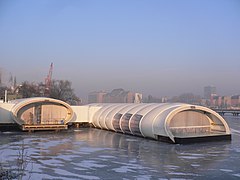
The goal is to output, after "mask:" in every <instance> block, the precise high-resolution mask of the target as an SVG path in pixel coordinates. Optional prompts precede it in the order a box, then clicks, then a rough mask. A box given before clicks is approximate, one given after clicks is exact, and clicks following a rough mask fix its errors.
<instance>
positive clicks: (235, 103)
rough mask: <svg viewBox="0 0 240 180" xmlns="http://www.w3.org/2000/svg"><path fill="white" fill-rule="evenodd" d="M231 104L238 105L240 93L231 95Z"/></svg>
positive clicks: (239, 104)
mask: <svg viewBox="0 0 240 180" xmlns="http://www.w3.org/2000/svg"><path fill="white" fill-rule="evenodd" d="M231 106H232V107H240V95H234V96H232V97H231Z"/></svg>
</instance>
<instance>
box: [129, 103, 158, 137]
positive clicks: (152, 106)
mask: <svg viewBox="0 0 240 180" xmlns="http://www.w3.org/2000/svg"><path fill="white" fill-rule="evenodd" d="M158 106H159V104H156V103H150V104H149V106H146V107H143V108H141V109H139V110H138V111H136V112H135V113H134V114H133V116H134V115H142V118H141V119H143V118H144V116H145V115H146V114H147V113H148V112H150V111H152V109H154V108H156V107H158ZM145 111H146V112H145ZM133 116H132V117H131V118H130V120H129V129H130V131H131V133H132V134H133V135H134V133H133V131H132V129H131V126H130V124H131V121H132V118H133ZM140 122H141V120H140ZM140 122H139V131H140V132H141V129H140ZM141 134H142V132H141Z"/></svg>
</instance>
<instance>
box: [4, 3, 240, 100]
mask: <svg viewBox="0 0 240 180" xmlns="http://www.w3.org/2000/svg"><path fill="white" fill-rule="evenodd" d="M51 62H53V64H54V68H53V79H62V80H70V81H71V82H72V87H73V88H74V90H75V92H76V94H77V95H79V96H80V97H81V98H83V99H84V98H86V97H87V94H88V92H91V91H100V90H103V91H111V90H112V89H114V88H124V89H125V90H130V91H134V92H140V93H143V94H144V95H149V94H151V95H153V96H156V97H162V96H175V95H180V94H182V93H188V92H191V93H194V94H196V95H203V88H204V86H208V85H213V86H215V87H216V88H217V93H218V94H219V95H232V94H240V80H239V77H240V1H239V0H195V1H193V0H181V1H179V0H115V1H112V0H101V1H99V0H41V1H39V0H11V1H9V0H0V69H1V70H2V71H3V72H11V73H12V74H13V75H15V76H16V77H17V82H18V83H21V82H23V81H29V82H41V81H44V79H45V77H46V76H47V74H48V70H49V67H50V64H51Z"/></svg>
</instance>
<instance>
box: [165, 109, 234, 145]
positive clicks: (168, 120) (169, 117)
mask: <svg viewBox="0 0 240 180" xmlns="http://www.w3.org/2000/svg"><path fill="white" fill-rule="evenodd" d="M186 110H192V111H194V110H195V111H202V112H208V113H210V114H211V115H213V116H215V117H217V119H218V120H220V121H221V123H222V124H223V125H224V128H225V130H226V134H230V133H231V132H230V128H229V126H228V124H227V123H226V121H225V120H224V119H223V118H222V117H221V116H220V115H219V114H218V113H216V112H215V111H213V110H211V109H209V108H206V107H203V106H195V105H187V106H184V107H180V108H177V109H174V110H173V111H172V112H171V113H170V114H168V116H167V117H166V120H165V130H166V133H167V134H168V136H169V138H170V139H171V140H172V141H173V142H175V140H174V136H173V134H172V132H171V130H170V126H169V124H170V122H171V120H172V119H173V117H174V116H175V115H176V114H178V113H179V112H182V111H186ZM208 118H209V117H208Z"/></svg>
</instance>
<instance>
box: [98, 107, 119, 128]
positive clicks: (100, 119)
mask: <svg viewBox="0 0 240 180" xmlns="http://www.w3.org/2000/svg"><path fill="white" fill-rule="evenodd" d="M115 106H116V104H110V105H109V106H108V107H106V108H105V109H104V110H103V111H102V112H101V114H100V115H99V117H98V122H99V125H100V126H101V128H102V129H108V128H107V126H106V123H105V117H106V114H108V112H110V111H111V110H112V109H114V108H115Z"/></svg>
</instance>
